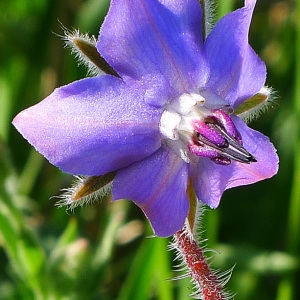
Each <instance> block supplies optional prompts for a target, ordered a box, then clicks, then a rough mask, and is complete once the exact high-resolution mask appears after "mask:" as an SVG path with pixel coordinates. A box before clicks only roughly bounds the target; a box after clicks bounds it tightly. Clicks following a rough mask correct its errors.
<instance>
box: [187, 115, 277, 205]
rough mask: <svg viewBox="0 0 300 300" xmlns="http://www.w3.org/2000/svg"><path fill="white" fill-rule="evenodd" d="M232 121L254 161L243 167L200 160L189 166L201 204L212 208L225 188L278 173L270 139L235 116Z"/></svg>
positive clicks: (233, 163) (237, 164) (240, 164)
mask: <svg viewBox="0 0 300 300" xmlns="http://www.w3.org/2000/svg"><path fill="white" fill-rule="evenodd" d="M233 120H234V123H235V125H236V127H237V129H238V130H239V132H240V133H241V135H242V139H243V145H244V147H245V148H246V149H247V150H248V151H249V152H250V153H251V154H252V155H254V157H255V158H256V159H257V162H253V163H250V164H242V163H237V162H234V161H232V163H231V165H229V166H221V165H217V164H215V163H214V162H212V161H211V160H209V159H206V158H203V159H202V158H201V159H200V160H199V163H198V164H197V165H196V166H195V165H194V166H193V167H192V169H191V173H192V179H193V183H194V187H195V191H196V194H197V196H198V198H199V199H200V200H201V201H202V202H204V203H205V204H208V205H209V206H210V207H212V208H216V207H217V206H218V205H219V202H220V198H221V196H222V194H223V192H224V191H225V190H226V189H229V188H232V187H235V186H240V185H247V184H251V183H255V182H257V181H260V180H263V179H266V178H270V177H272V176H273V175H275V174H276V173H277V170H278V156H277V154H276V150H275V148H274V146H273V145H272V143H271V142H270V141H269V139H268V138H267V137H266V136H264V135H263V134H261V133H259V132H257V131H255V130H253V129H250V128H249V127H248V126H247V125H246V124H245V123H244V122H243V121H242V120H241V119H239V118H238V117H234V118H233Z"/></svg>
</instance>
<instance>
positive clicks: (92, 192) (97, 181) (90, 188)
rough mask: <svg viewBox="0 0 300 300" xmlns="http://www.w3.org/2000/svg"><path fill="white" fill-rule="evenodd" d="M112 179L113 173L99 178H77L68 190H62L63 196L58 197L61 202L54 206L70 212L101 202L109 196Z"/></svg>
mask: <svg viewBox="0 0 300 300" xmlns="http://www.w3.org/2000/svg"><path fill="white" fill-rule="evenodd" d="M114 177H115V172H111V173H107V174H105V175H101V176H90V177H82V176H77V177H76V181H75V182H74V183H73V185H72V186H71V187H70V188H68V189H63V194H62V195H61V196H59V198H60V199H61V200H60V201H58V202H57V203H56V205H57V206H59V207H62V206H67V207H68V208H69V209H71V210H72V209H74V208H75V207H77V206H83V205H86V204H90V203H93V202H95V201H98V200H101V199H103V198H104V197H106V196H108V195H109V194H110V192H111V187H112V181H113V179H114Z"/></svg>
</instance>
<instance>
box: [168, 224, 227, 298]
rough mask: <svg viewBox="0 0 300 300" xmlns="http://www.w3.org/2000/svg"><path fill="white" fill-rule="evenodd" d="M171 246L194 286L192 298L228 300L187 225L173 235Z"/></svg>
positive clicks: (221, 284)
mask: <svg viewBox="0 0 300 300" xmlns="http://www.w3.org/2000/svg"><path fill="white" fill-rule="evenodd" d="M173 246H174V248H175V249H176V250H177V252H178V253H177V254H178V258H181V259H182V260H183V263H184V264H186V267H187V269H188V272H189V275H190V276H191V277H192V280H193V283H194V284H195V289H196V290H195V292H194V294H193V295H192V296H195V297H196V298H198V299H204V300H224V299H228V295H227V293H226V292H223V290H222V287H223V284H224V283H222V282H220V281H219V279H218V276H217V275H216V273H215V272H214V271H212V270H211V269H210V266H209V264H208V262H207V258H206V257H205V256H204V250H203V249H202V248H201V247H199V245H198V243H197V242H196V240H195V239H194V237H193V235H192V233H191V231H190V229H189V226H188V225H185V226H184V227H183V229H181V230H179V231H178V232H177V233H176V234H175V235H174V244H173Z"/></svg>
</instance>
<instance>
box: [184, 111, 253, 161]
mask: <svg viewBox="0 0 300 300" xmlns="http://www.w3.org/2000/svg"><path fill="white" fill-rule="evenodd" d="M194 128H195V130H196V135H195V136H194V138H193V140H192V142H191V143H190V144H189V150H190V151H191V152H192V153H194V154H196V155H197V156H203V157H208V158H210V159H211V160H213V161H214V162H215V163H217V164H221V165H229V164H230V163H231V160H235V161H237V162H240V163H246V164H249V163H251V162H256V161H257V160H256V159H255V157H254V156H253V155H252V154H251V153H249V152H248V151H247V150H246V149H245V148H244V147H243V146H242V137H241V135H240V133H239V132H238V130H237V129H236V127H235V125H234V123H233V121H232V120H231V118H230V117H229V116H228V115H227V114H226V113H225V112H223V111H221V110H216V111H214V112H212V114H211V115H210V116H208V117H207V118H206V119H204V120H198V121H197V122H195V124H194Z"/></svg>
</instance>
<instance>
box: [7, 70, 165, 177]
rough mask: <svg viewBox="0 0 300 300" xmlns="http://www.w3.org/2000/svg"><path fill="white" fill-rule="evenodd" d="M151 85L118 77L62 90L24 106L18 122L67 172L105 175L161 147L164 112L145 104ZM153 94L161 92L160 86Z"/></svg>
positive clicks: (17, 124) (24, 131) (46, 155)
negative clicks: (162, 113)
mask: <svg viewBox="0 0 300 300" xmlns="http://www.w3.org/2000/svg"><path fill="white" fill-rule="evenodd" d="M144 89H146V87H145V86H144V85H142V84H141V83H137V82H131V83H130V82H127V84H125V83H124V82H123V81H122V80H120V79H118V78H115V77H112V76H109V75H108V76H101V77H95V78H87V79H84V80H80V81H77V82H74V83H72V84H70V85H67V86H64V87H61V88H58V89H56V90H55V91H54V92H53V93H52V94H51V95H50V96H49V97H47V98H46V99H45V100H43V101H42V102H40V103H38V104H37V105H35V106H32V107H30V108H28V109H26V110H24V111H22V112H21V113H20V114H19V115H18V116H17V117H16V118H15V119H14V121H13V124H14V126H15V127H16V128H17V129H18V130H19V131H20V132H21V133H22V135H24V137H25V138H26V139H28V141H29V142H30V143H31V144H32V145H33V146H34V147H35V148H36V149H37V150H38V151H39V152H40V153H42V154H43V155H44V156H45V157H46V158H47V159H48V160H49V161H50V162H51V163H52V164H54V165H56V166H58V167H59V168H61V169H62V170H63V171H65V172H68V173H72V174H81V175H101V174H105V173H107V172H110V171H113V170H116V169H119V168H122V167H125V166H127V165H129V164H131V163H133V162H135V161H138V160H141V159H143V158H145V157H147V156H149V155H151V154H152V153H154V152H155V151H156V150H157V149H158V148H159V147H160V145H161V144H160V134H159V129H158V126H159V118H160V114H161V112H160V111H159V110H158V109H155V108H153V107H151V106H149V105H148V104H147V103H145V101H144V98H145V90H144ZM152 92H153V96H157V97H161V94H160V92H159V91H156V93H155V91H152Z"/></svg>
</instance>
